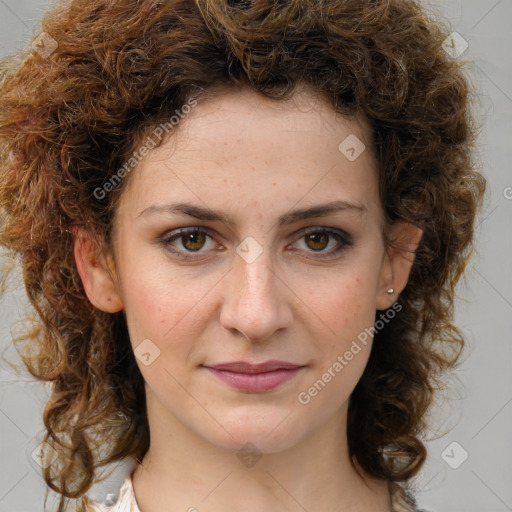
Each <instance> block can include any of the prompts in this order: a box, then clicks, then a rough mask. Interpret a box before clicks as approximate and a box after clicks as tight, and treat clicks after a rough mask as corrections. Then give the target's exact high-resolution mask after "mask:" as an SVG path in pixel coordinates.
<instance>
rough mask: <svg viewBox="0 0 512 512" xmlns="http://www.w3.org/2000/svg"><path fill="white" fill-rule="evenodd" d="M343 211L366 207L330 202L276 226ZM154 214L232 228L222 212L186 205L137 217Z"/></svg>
mask: <svg viewBox="0 0 512 512" xmlns="http://www.w3.org/2000/svg"><path fill="white" fill-rule="evenodd" d="M344 210H355V211H357V212H360V213H364V212H366V211H367V209H366V207H365V206H363V205H362V204H359V203H351V202H348V201H332V202H330V203H326V204H321V205H315V206H311V207H309V208H303V209H297V210H293V211H291V212H288V213H285V214H283V215H281V216H280V217H279V219H278V221H277V224H278V225H288V224H293V223H294V222H298V221H300V220H305V219H309V218H314V217H326V216H327V215H332V214H334V213H338V212H340V211H344ZM155 213H168V214H182V215H188V216H190V217H194V218H196V219H199V220H205V221H220V222H223V223H224V224H227V225H229V226H232V225H233V224H234V223H233V221H232V220H231V219H230V218H229V217H228V216H227V215H226V214H224V213H223V212H220V211H215V210H212V209H210V208H204V207H201V206H195V205H192V204H188V203H174V204H165V205H153V206H149V207H148V208H145V209H144V210H142V211H141V212H140V213H139V215H138V217H146V216H148V215H152V214H155Z"/></svg>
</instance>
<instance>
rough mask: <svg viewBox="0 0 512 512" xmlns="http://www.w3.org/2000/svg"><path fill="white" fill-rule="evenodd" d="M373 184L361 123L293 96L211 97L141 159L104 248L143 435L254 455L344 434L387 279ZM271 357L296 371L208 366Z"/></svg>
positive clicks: (389, 267) (389, 272) (373, 166)
mask: <svg viewBox="0 0 512 512" xmlns="http://www.w3.org/2000/svg"><path fill="white" fill-rule="evenodd" d="M347 137H348V139H347ZM363 144H364V145H365V146H366V149H364V147H363ZM377 184H378V172H377V162H376V160H375V158H374V155H373V152H372V148H371V139H370V134H369V130H368V127H367V125H366V124H365V121H364V120H363V119H362V118H358V117H354V118H351V119H350V120H347V119H344V118H342V117H340V116H335V115H334V113H333V110H332V108H331V107H330V106H328V105H326V104H324V103H322V102H321V101H320V100H318V99H314V97H313V96H311V95H310V93H307V92H301V93H297V94H296V95H295V96H294V97H293V101H292V102H283V101H279V102H275V101H271V100H269V99H265V98H262V97H260V96H258V95H257V94H256V93H254V92H250V91H246V90H244V91H239V92H234V91H229V92H225V93H222V94H220V95H218V96H215V97H214V98H210V99H209V100H208V101H206V102H205V103H200V104H199V105H198V106H196V107H195V108H193V109H192V111H191V112H190V113H188V114H187V115H186V116H183V118H182V120H181V121H180V124H179V126H178V127H177V128H176V129H175V131H174V133H173V136H172V138H171V139H170V140H169V141H168V142H166V143H164V144H163V145H162V146H161V147H159V148H155V149H153V150H151V151H150V152H149V154H148V155H147V156H146V157H145V158H144V159H143V160H142V161H141V163H140V164H139V165H138V167H137V168H135V169H134V170H133V171H132V174H131V175H130V178H129V182H128V183H127V187H126V189H125V190H124V191H123V194H122V196H121V200H120V203H119V207H118V209H117V211H116V218H115V230H114V250H115V263H116V277H117V281H116V283H117V284H116V286H118V288H117V290H118V293H119V300H120V302H121V303H122V307H123V308H124V311H125V314H126V320H127V324H128V329H129V334H130V339H131V343H132V346H133V349H134V350H135V354H136V356H137V363H138V365H139V368H140V371H141V372H142V375H143V377H144V380H145V382H146V394H147V403H148V413H149V416H150V426H151V424H152V422H153V425H156V424H159V425H165V426H166V428H167V427H168V428H172V429H182V428H184V429H185V430H183V431H184V432H185V431H186V432H188V433H190V432H192V433H193V434H195V435H197V436H199V437H200V438H202V439H203V440H206V441H208V442H210V443H212V444H214V445H216V446H220V447H223V448H226V449H232V450H238V449H240V448H241V447H242V446H244V445H245V444H246V443H248V442H250V443H252V444H253V445H255V446H256V447H257V448H258V449H259V450H261V451H262V452H268V453H271V452H276V451H279V450H283V449H286V448H289V447H291V446H293V445H294V444H296V443H299V442H300V441H301V440H305V439H306V438H307V437H309V436H311V435H312V434H314V433H320V432H321V431H323V430H324V429H327V428H330V427H333V428H335V429H336V431H337V432H339V429H340V428H344V425H345V423H346V411H347V404H348V398H349V395H350V394H351V392H352V390H353V389H354V387H355V385H356V383H357V381H358V380H359V378H360V376H361V374H362V372H363V370H364V368H365V365H366V362H367V359H368V356H369V352H370V349H371V337H370V338H368V336H366V338H367V342H366V344H364V343H362V342H361V339H362V338H365V336H361V334H362V333H365V332H366V333H368V332H369V329H370V328H371V327H373V325H374V322H375V313H376V309H386V308H388V307H390V306H391V305H392V304H393V302H394V300H395V299H396V294H395V295H394V296H393V295H390V294H388V293H386V290H387V289H388V288H390V287H392V286H394V287H395V289H397V291H399V289H398V288H399V286H400V284H401V283H400V282H398V283H397V282H396V281H393V273H394V272H395V271H397V269H398V266H397V265H398V263H396V261H395V263H393V261H392V260H391V259H390V257H389V256H388V255H386V252H385V247H384V243H383V235H382V231H383V226H384V217H383V211H382V207H381V205H380V201H379V195H378V187H377ZM185 233H188V234H185ZM393 264H394V265H395V266H394V267H393ZM406 266H407V264H406ZM396 274H397V275H398V276H399V278H400V276H401V275H403V272H400V271H397V272H396ZM400 279H401V280H402V281H403V279H402V278H400ZM400 279H399V280H400ZM354 341H356V345H357V346H358V347H359V350H357V349H356V348H355V345H354ZM348 352H350V353H351V354H352V357H349V356H350V354H348ZM276 360H277V361H281V362H286V363H288V364H291V365H296V366H298V367H299V368H298V369H296V370H289V369H281V370H274V371H273V372H272V373H270V372H267V373H266V374H264V373H261V372H260V373H259V375H256V374H254V373H253V374H248V373H247V370H245V374H242V375H240V373H238V375H236V374H233V372H228V371H227V370H224V371H213V370H212V369H211V368H212V367H213V366H216V365H220V364H221V363H231V362H240V361H243V362H246V363H252V364H259V363H264V362H268V361H276ZM342 361H343V362H342ZM336 363H338V364H336ZM278 366H279V365H278ZM340 366H341V369H340ZM242 369H243V368H235V370H238V371H240V370H242ZM260 370H261V368H260ZM267 370H268V368H267ZM326 372H327V373H329V375H330V378H329V375H327V376H326ZM235 373H236V372H235ZM319 380H321V381H322V383H323V384H320V385H319V384H318V381H319ZM315 382H317V385H316V388H315V389H316V392H315V391H314V390H313V391H311V388H312V387H314V385H315Z"/></svg>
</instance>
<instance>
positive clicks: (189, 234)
mask: <svg viewBox="0 0 512 512" xmlns="http://www.w3.org/2000/svg"><path fill="white" fill-rule="evenodd" d="M172 233H173V232H171V233H170V234H168V235H165V236H164V237H163V238H162V239H161V240H160V242H161V244H162V245H163V246H164V247H165V248H166V249H167V250H168V251H170V252H172V253H173V254H175V255H177V256H179V257H181V258H183V259H190V258H192V257H193V256H189V255H188V254H187V253H189V254H190V253H202V252H206V251H208V250H211V249H213V248H214V247H215V242H214V241H213V237H212V236H211V235H210V233H209V231H207V230H205V229H204V228H203V229H200V228H197V227H193V228H183V229H180V230H178V231H177V232H176V233H174V234H172ZM208 242H209V244H208ZM205 247H206V250H205V251H201V249H203V248H205Z"/></svg>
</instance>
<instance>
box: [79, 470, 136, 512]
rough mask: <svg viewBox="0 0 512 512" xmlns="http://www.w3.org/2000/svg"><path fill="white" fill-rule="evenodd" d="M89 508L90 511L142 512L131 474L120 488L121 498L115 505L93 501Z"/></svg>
mask: <svg viewBox="0 0 512 512" xmlns="http://www.w3.org/2000/svg"><path fill="white" fill-rule="evenodd" d="M89 510H90V512H140V509H139V507H138V505H137V501H136V500H135V494H134V492H133V486H132V478H131V475H128V476H127V477H126V479H125V481H124V482H123V485H122V486H121V488H120V489H119V498H118V499H117V501H116V502H115V503H114V505H104V504H103V503H91V506H90V507H89ZM88 512H89V511H88Z"/></svg>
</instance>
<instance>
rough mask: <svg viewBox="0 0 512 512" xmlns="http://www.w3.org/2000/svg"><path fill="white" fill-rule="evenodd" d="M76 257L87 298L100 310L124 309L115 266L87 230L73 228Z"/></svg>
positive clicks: (114, 310) (109, 311) (116, 310)
mask: <svg viewBox="0 0 512 512" xmlns="http://www.w3.org/2000/svg"><path fill="white" fill-rule="evenodd" d="M72 231H73V234H74V236H75V243H74V255H75V262H76V266H77V270H78V273H79V275H80V278H81V279H82V284H83V286H84V289H85V293H86V294H87V298H88V299H89V301H90V302H91V304H93V305H94V306H95V307H97V308H98V309H101V310H102V311H105V312H106V313H116V312H118V311H121V310H122V309H123V303H122V300H121V296H120V294H119V289H118V282H117V279H116V277H115V270H114V268H113V265H112V264H110V265H109V263H108V262H107V258H106V257H105V255H104V253H103V251H101V249H100V247H99V245H98V243H97V242H96V240H94V239H93V237H92V236H91V235H90V233H88V232H87V231H86V230H84V229H82V228H73V230H72Z"/></svg>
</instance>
